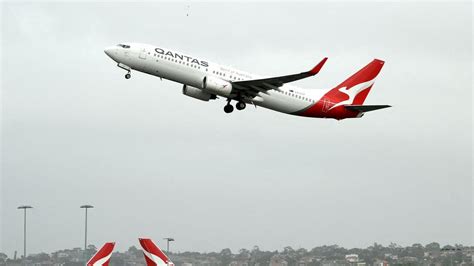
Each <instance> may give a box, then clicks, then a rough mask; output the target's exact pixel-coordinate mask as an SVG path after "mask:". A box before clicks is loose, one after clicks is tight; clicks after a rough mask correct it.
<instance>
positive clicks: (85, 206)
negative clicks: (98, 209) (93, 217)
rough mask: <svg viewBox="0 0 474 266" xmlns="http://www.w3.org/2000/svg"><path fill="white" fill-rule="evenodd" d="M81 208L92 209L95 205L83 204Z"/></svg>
mask: <svg viewBox="0 0 474 266" xmlns="http://www.w3.org/2000/svg"><path fill="white" fill-rule="evenodd" d="M80 208H82V209H91V208H94V206H92V205H82V206H81V207H80Z"/></svg>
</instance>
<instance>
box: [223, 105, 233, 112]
mask: <svg viewBox="0 0 474 266" xmlns="http://www.w3.org/2000/svg"><path fill="white" fill-rule="evenodd" d="M232 111H234V106H232V105H230V104H226V105H225V106H224V112H226V113H232Z"/></svg>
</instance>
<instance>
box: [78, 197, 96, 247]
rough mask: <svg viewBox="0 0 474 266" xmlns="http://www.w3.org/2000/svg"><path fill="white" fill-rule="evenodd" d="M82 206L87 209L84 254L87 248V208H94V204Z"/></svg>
mask: <svg viewBox="0 0 474 266" xmlns="http://www.w3.org/2000/svg"><path fill="white" fill-rule="evenodd" d="M80 208H81V209H85V210H86V219H85V230H84V254H85V253H86V250H87V209H92V208H94V206H92V205H82V206H81V207H80Z"/></svg>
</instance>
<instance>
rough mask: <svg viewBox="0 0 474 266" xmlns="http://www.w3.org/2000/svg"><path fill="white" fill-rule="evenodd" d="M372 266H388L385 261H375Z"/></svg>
mask: <svg viewBox="0 0 474 266" xmlns="http://www.w3.org/2000/svg"><path fill="white" fill-rule="evenodd" d="M373 266H389V264H388V262H387V261H386V260H379V259H377V260H375V261H374V264H373Z"/></svg>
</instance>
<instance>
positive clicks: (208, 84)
mask: <svg viewBox="0 0 474 266" xmlns="http://www.w3.org/2000/svg"><path fill="white" fill-rule="evenodd" d="M202 89H203V90H205V91H207V92H209V93H212V94H217V95H220V96H224V97H227V96H229V95H230V93H231V92H232V84H230V82H228V81H225V80H223V79H220V78H216V77H213V76H206V77H204V79H203V80H202Z"/></svg>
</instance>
